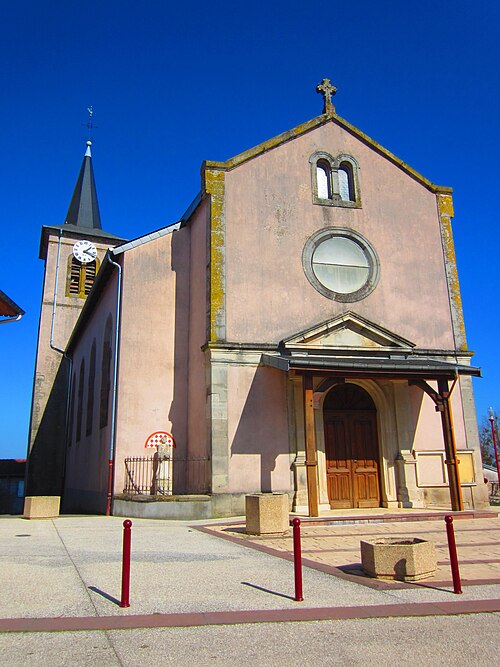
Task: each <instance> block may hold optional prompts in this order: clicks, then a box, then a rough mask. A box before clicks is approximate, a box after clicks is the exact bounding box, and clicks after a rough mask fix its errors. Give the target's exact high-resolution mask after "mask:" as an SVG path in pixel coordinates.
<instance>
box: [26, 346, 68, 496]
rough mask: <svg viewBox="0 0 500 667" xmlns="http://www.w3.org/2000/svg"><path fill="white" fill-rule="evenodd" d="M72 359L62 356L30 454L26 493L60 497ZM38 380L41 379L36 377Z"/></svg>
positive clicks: (28, 494)
mask: <svg viewBox="0 0 500 667" xmlns="http://www.w3.org/2000/svg"><path fill="white" fill-rule="evenodd" d="M68 366H69V362H68V361H67V360H66V359H64V358H61V361H60V363H59V368H58V370H57V374H56V377H55V380H54V384H53V386H52V389H51V391H50V394H49V398H48V401H47V405H46V406H45V410H44V412H43V415H42V418H41V420H40V425H39V427H38V431H37V434H36V437H35V440H34V442H33V446H32V448H31V451H30V453H29V456H28V462H27V473H26V495H27V496H61V495H62V491H63V478H64V455H65V447H66V442H65V438H66V397H67V392H68ZM35 381H36V382H38V379H36V380H35Z"/></svg>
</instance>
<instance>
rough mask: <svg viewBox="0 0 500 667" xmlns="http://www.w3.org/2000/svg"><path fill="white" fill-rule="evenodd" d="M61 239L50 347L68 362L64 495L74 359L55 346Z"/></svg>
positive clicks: (60, 236)
mask: <svg viewBox="0 0 500 667" xmlns="http://www.w3.org/2000/svg"><path fill="white" fill-rule="evenodd" d="M61 239H62V229H60V230H59V239H58V241H57V262H56V277H55V281H54V299H53V306H52V322H51V325H50V340H49V345H50V347H51V348H52V349H53V350H55V351H56V352H60V353H61V354H62V355H63V357H64V358H65V359H67V360H68V391H67V392H66V415H65V418H64V419H65V421H64V461H63V478H62V489H61V490H62V492H63V493H64V486H65V479H66V454H67V451H68V437H69V433H68V427H69V409H70V405H71V389H72V387H71V374H72V372H73V359H72V358H71V357H69V356H68V355H67V354H66V351H65V350H61V349H60V348H59V347H57V346H56V345H54V329H55V321H56V309H57V286H58V284H59V264H60V261H61Z"/></svg>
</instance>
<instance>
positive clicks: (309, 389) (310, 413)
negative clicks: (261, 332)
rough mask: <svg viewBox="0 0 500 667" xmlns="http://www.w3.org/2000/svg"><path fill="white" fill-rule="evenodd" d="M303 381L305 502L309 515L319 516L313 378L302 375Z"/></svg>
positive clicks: (308, 375)
mask: <svg viewBox="0 0 500 667" xmlns="http://www.w3.org/2000/svg"><path fill="white" fill-rule="evenodd" d="M303 383H304V426H305V429H304V430H305V439H306V476H307V503H308V506H309V516H319V503H318V461H317V456H316V430H315V427H314V405H313V378H312V375H310V374H305V375H304V376H303Z"/></svg>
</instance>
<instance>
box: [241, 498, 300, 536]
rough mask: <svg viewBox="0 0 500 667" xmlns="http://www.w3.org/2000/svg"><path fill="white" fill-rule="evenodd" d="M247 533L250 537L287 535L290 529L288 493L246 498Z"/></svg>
mask: <svg viewBox="0 0 500 667" xmlns="http://www.w3.org/2000/svg"><path fill="white" fill-rule="evenodd" d="M245 510H246V531H247V533H248V534H249V535H273V534H283V533H286V532H287V530H288V527H289V519H288V496H287V494H286V493H255V494H253V495H251V496H246V497H245Z"/></svg>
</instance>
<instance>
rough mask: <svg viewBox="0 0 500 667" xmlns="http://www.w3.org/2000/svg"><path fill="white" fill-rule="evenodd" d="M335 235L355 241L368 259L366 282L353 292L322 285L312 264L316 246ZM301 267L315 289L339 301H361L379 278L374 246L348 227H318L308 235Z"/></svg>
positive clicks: (378, 261) (378, 266) (378, 262)
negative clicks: (318, 228)
mask: <svg viewBox="0 0 500 667" xmlns="http://www.w3.org/2000/svg"><path fill="white" fill-rule="evenodd" d="M335 236H341V237H343V238H347V239H350V240H351V241H353V242H354V243H356V244H357V245H358V246H359V247H360V248H361V250H362V251H363V253H364V255H365V257H366V258H367V260H368V267H369V270H368V278H367V280H366V282H365V283H364V284H363V285H362V287H360V288H359V289H358V290H356V291H355V292H350V293H349V294H344V293H341V292H334V291H333V290H331V289H329V288H328V287H326V286H325V285H323V283H321V282H320V281H319V280H318V278H317V277H316V274H315V273H314V269H313V265H312V261H313V256H314V252H315V250H316V248H317V247H318V246H319V245H320V244H321V243H322V242H323V241H326V240H327V239H330V238H333V237H335ZM302 268H303V269H304V273H305V274H306V278H307V280H308V281H309V282H310V283H311V285H312V286H313V287H314V289H315V290H317V291H318V292H319V293H320V294H322V295H323V296H325V297H326V298H327V299H331V300H332V301H338V302H340V303H353V302H355V301H361V300H362V299H365V298H366V297H367V296H368V295H369V294H371V293H372V292H373V290H374V289H375V287H376V286H377V284H378V281H379V279H380V260H379V258H378V255H377V252H376V251H375V248H374V247H373V246H372V244H371V243H370V242H369V241H368V239H367V238H365V237H364V236H363V235H362V234H360V233H359V232H356V231H354V229H350V228H348V227H325V228H324V229H320V230H319V231H317V232H315V233H314V234H313V235H312V236H310V237H309V238H308V240H307V241H306V244H305V246H304V250H303V251H302Z"/></svg>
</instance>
